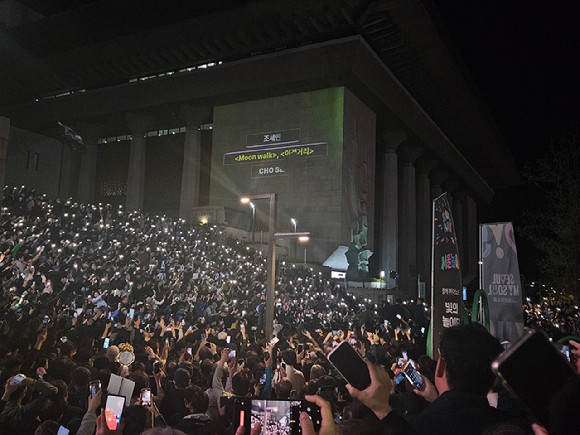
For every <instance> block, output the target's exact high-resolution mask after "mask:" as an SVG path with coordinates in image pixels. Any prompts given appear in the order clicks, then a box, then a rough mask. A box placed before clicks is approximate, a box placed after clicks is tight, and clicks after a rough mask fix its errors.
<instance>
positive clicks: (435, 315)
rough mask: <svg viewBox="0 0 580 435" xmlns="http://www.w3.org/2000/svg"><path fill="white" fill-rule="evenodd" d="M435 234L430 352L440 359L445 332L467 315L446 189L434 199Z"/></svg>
mask: <svg viewBox="0 0 580 435" xmlns="http://www.w3.org/2000/svg"><path fill="white" fill-rule="evenodd" d="M432 235H433V243H432V259H433V260H432V261H433V262H432V267H431V276H432V279H431V283H432V284H431V326H430V340H428V349H427V352H428V354H429V356H431V357H432V358H434V359H437V358H438V357H439V352H438V349H439V336H440V335H441V332H443V330H444V329H445V328H450V327H452V326H457V325H460V324H461V318H462V316H463V299H462V289H463V287H462V285H461V271H460V269H459V251H458V245H457V237H456V236H455V225H454V222H453V216H452V215H451V207H450V205H449V201H448V200H447V194H445V193H444V194H443V195H441V196H440V197H438V198H436V199H435V200H433V231H432Z"/></svg>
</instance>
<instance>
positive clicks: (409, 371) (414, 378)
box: [403, 352, 425, 391]
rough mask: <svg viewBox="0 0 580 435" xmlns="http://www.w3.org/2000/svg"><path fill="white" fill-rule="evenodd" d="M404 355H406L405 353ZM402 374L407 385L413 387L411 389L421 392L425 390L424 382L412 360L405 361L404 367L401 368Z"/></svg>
mask: <svg viewBox="0 0 580 435" xmlns="http://www.w3.org/2000/svg"><path fill="white" fill-rule="evenodd" d="M404 353H405V354H406V352H404ZM403 374H404V375H405V377H406V378H407V380H408V381H409V383H410V384H411V385H412V386H413V388H415V389H416V390H419V391H423V390H424V389H425V380H424V379H423V376H421V374H420V373H419V372H418V371H417V369H416V368H415V365H414V364H413V360H409V361H407V364H405V367H404V368H403Z"/></svg>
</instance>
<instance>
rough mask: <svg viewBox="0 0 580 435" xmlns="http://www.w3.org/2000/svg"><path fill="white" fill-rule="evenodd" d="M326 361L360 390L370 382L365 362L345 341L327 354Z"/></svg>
mask: <svg viewBox="0 0 580 435" xmlns="http://www.w3.org/2000/svg"><path fill="white" fill-rule="evenodd" d="M328 361H330V363H331V364H332V365H333V366H334V368H336V370H338V372H339V373H340V374H341V376H342V377H343V378H344V379H345V380H346V381H347V382H348V383H349V384H350V385H352V386H353V387H355V388H356V389H358V390H360V391H362V390H365V389H366V388H367V387H368V386H369V385H370V384H371V376H370V373H369V369H368V367H367V364H366V363H365V362H364V360H363V359H362V358H361V356H360V355H359V354H358V353H357V351H356V350H354V348H353V347H352V346H351V345H350V344H349V343H347V342H346V341H343V342H342V343H340V345H338V346H337V347H335V348H334V349H333V350H332V351H331V352H330V353H329V354H328Z"/></svg>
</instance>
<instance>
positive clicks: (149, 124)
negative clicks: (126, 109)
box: [125, 113, 155, 136]
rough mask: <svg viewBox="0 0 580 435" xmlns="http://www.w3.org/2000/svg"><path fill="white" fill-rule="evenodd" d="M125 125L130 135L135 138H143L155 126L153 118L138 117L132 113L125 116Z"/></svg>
mask: <svg viewBox="0 0 580 435" xmlns="http://www.w3.org/2000/svg"><path fill="white" fill-rule="evenodd" d="M125 123H126V124H127V125H128V126H129V128H130V129H131V133H133V135H135V136H143V135H145V133H147V132H148V131H149V130H151V129H153V127H154V126H155V118H154V117H153V116H140V115H134V114H132V113H126V114H125Z"/></svg>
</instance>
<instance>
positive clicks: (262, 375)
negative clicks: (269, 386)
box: [260, 372, 266, 385]
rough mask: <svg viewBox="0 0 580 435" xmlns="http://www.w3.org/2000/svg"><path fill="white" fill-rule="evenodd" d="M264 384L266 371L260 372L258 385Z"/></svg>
mask: <svg viewBox="0 0 580 435" xmlns="http://www.w3.org/2000/svg"><path fill="white" fill-rule="evenodd" d="M265 384H266V372H262V374H261V375H260V385H265Z"/></svg>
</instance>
